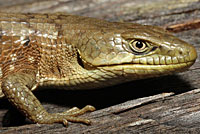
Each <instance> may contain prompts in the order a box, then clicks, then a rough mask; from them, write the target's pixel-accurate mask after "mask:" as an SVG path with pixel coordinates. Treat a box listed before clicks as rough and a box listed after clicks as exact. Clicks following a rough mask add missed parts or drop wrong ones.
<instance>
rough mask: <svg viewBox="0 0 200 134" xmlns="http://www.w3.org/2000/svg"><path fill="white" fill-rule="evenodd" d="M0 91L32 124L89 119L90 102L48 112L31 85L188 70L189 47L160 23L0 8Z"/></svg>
mask: <svg viewBox="0 0 200 134" xmlns="http://www.w3.org/2000/svg"><path fill="white" fill-rule="evenodd" d="M0 54H1V59H0V61H1V64H0V78H1V81H0V84H1V89H0V96H1V97H3V96H5V97H6V98H7V99H8V100H9V101H10V102H11V103H12V104H13V105H14V106H16V107H17V108H18V109H19V110H20V111H21V112H22V113H23V114H24V115H25V116H26V117H28V118H29V119H31V120H32V121H33V122H36V123H46V124H50V123H54V122H62V123H64V124H65V125H66V124H67V121H72V122H82V123H86V124H89V123H90V121H89V120H87V119H82V118H79V117H76V116H78V115H81V114H84V113H85V112H87V111H94V110H95V108H94V107H93V106H89V105H88V106H86V107H84V108H83V109H78V108H76V107H74V108H72V109H70V110H69V111H66V112H63V113H55V114H50V113H48V112H46V110H45V109H44V108H43V107H42V105H41V104H40V102H39V101H38V100H37V98H36V97H35V96H34V95H33V93H32V91H31V90H34V89H36V88H37V87H38V86H42V87H48V86H55V87H59V88H63V89H73V90H74V89H93V88H101V87H105V86H111V85H115V84H119V83H123V82H127V81H132V80H136V79H144V78H149V77H157V76H161V75H167V74H171V73H174V72H180V71H184V70H186V69H188V68H189V67H190V66H191V65H192V64H193V63H194V62H195V60H196V57H197V53H196V50H195V49H194V47H193V46H192V45H190V44H188V43H186V42H184V41H182V40H180V39H178V38H176V37H174V36H173V35H171V34H170V33H168V32H167V31H165V30H163V29H162V28H159V27H154V26H144V25H139V24H132V23H120V22H107V21H104V20H98V19H94V18H88V17H80V16H72V15H65V14H7V13H0Z"/></svg>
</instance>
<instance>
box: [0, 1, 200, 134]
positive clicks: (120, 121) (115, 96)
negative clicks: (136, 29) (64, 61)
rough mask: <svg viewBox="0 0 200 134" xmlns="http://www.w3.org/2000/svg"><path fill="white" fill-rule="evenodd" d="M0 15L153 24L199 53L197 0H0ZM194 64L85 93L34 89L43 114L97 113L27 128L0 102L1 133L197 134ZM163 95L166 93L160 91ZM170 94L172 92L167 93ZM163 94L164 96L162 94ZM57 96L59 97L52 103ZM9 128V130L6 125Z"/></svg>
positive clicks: (199, 65)
mask: <svg viewBox="0 0 200 134" xmlns="http://www.w3.org/2000/svg"><path fill="white" fill-rule="evenodd" d="M0 11H1V12H47V13H50V12H66V13H69V14H76V15H83V16H90V17H96V18H100V19H106V20H109V21H123V22H136V23H141V24H149V25H157V26H161V27H163V28H166V29H167V30H169V31H172V32H175V33H174V34H175V35H176V36H177V37H179V38H181V39H183V40H185V41H186V42H189V43H191V44H193V45H194V46H195V47H196V49H197V51H198V53H199V51H200V49H199V44H200V39H199V37H200V1H199V0H181V1H178V0H170V1H169V0H162V1H160V0H143V1H141V0H134V1H133V0H115V1H114V0H102V1H100V0H99V1H97V0H84V1H83V0H82V1H78V0H74V1H71V0H57V1H55V0H40V1H34V0H15V1H14V0H7V1H5V0H0ZM199 74H200V61H199V58H198V59H197V61H196V63H195V64H194V65H193V66H192V67H191V68H190V69H189V70H188V71H186V72H183V73H178V74H175V75H171V76H164V77H160V78H154V79H146V80H140V81H134V82H130V83H126V84H122V85H118V86H114V87H109V88H105V89H99V90H91V91H63V90H56V89H49V90H42V91H36V92H35V94H36V96H37V97H38V98H39V100H40V101H41V102H42V104H43V105H44V106H45V108H46V109H47V110H48V111H49V112H61V111H64V110H66V109H67V108H69V107H73V106H78V107H83V106H84V105H87V104H91V105H93V106H95V107H96V108H97V111H95V112H92V113H88V114H85V115H83V116H82V117H85V118H89V119H91V120H92V125H90V126H87V125H83V124H79V123H69V125H68V127H67V128H65V127H63V125H62V124H53V125H38V124H32V123H31V122H30V121H28V120H26V121H25V122H23V117H21V116H20V117H19V114H18V113H17V112H16V111H15V110H14V109H12V106H11V105H10V104H9V103H8V102H7V100H6V99H4V100H0V132H1V133H6V134H7V133H148V134H149V133H150V134H151V133H199V132H200V126H199V123H200V120H199V119H200V112H199V111H200V100H199V98H200V89H199V88H200V82H199V80H200V76H199ZM166 92H168V93H166ZM170 92H173V93H170ZM163 93H165V94H163ZM58 98H59V99H58ZM8 126H9V127H8Z"/></svg>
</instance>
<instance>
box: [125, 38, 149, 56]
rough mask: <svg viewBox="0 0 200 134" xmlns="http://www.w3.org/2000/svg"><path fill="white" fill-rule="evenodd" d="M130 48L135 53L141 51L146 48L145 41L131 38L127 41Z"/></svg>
mask: <svg viewBox="0 0 200 134" xmlns="http://www.w3.org/2000/svg"><path fill="white" fill-rule="evenodd" d="M129 46H130V48H131V50H133V51H134V52H136V53H143V52H145V51H147V50H148V46H147V44H146V42H144V41H140V40H132V41H130V42H129Z"/></svg>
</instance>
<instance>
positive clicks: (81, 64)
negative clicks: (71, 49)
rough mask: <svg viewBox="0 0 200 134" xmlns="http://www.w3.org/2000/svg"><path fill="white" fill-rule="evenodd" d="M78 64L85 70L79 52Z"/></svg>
mask: <svg viewBox="0 0 200 134" xmlns="http://www.w3.org/2000/svg"><path fill="white" fill-rule="evenodd" d="M77 62H78V64H79V65H80V66H81V67H82V68H84V63H83V60H82V59H81V56H80V54H79V52H77Z"/></svg>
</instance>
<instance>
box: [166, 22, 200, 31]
mask: <svg viewBox="0 0 200 134" xmlns="http://www.w3.org/2000/svg"><path fill="white" fill-rule="evenodd" d="M198 28H200V19H196V20H189V21H186V22H184V23H180V24H175V25H170V26H167V27H165V29H166V30H168V31H170V32H175V33H178V32H182V31H187V30H191V29H198Z"/></svg>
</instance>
